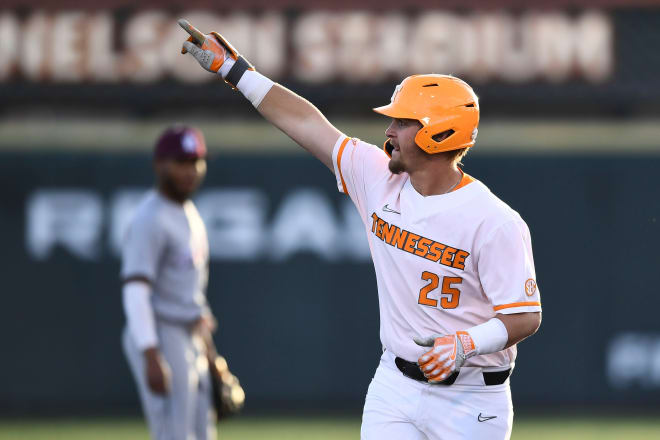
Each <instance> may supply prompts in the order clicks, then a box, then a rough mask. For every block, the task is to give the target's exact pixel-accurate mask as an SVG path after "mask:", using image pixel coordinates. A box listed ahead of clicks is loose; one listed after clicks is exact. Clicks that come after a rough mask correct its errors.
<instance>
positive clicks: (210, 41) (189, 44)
mask: <svg viewBox="0 0 660 440" xmlns="http://www.w3.org/2000/svg"><path fill="white" fill-rule="evenodd" d="M178 23H179V26H181V27H182V28H183V29H184V30H185V31H186V32H188V33H189V34H190V37H189V38H188V40H187V41H186V42H184V43H183V48H182V49H181V53H183V54H185V53H190V55H192V56H193V57H195V59H196V60H197V62H198V63H199V64H200V65H201V66H202V67H203V68H205V69H206V70H208V71H209V72H213V73H220V68H221V67H222V65H223V64H224V63H225V60H226V59H231V60H233V61H235V60H237V59H238V52H236V50H235V49H234V48H233V47H232V45H231V44H229V42H228V41H227V40H226V39H225V38H224V37H223V36H222V35H220V34H219V33H217V32H211V33H210V34H203V33H201V32H200V31H199V30H198V29H197V28H195V26H193V25H191V24H190V23H189V22H188V20H185V19H183V18H181V19H179V21H178Z"/></svg>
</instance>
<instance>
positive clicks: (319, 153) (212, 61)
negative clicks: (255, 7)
mask: <svg viewBox="0 0 660 440" xmlns="http://www.w3.org/2000/svg"><path fill="white" fill-rule="evenodd" d="M179 25H180V26H181V27H182V28H183V29H184V30H185V31H186V32H188V34H190V38H188V41H186V42H185V43H184V44H183V50H182V53H190V54H191V55H192V56H193V57H195V59H196V60H197V61H198V62H199V64H200V65H201V66H202V67H204V68H205V69H206V70H208V71H210V72H213V73H217V74H219V75H220V76H222V78H223V79H224V80H225V81H226V82H227V83H228V84H230V85H231V86H232V87H234V88H236V89H238V90H239V91H240V92H241V93H243V95H245V97H246V98H247V99H248V100H250V102H251V103H252V105H254V107H255V108H257V110H258V111H259V113H261V114H262V115H263V117H264V118H266V120H268V122H270V123H271V124H273V125H274V126H275V127H277V128H279V129H280V130H282V131H283V132H284V133H285V134H286V135H287V136H289V137H290V138H291V139H293V140H294V141H295V142H296V143H297V144H299V145H300V146H301V147H303V148H304V149H305V150H307V151H309V152H310V153H312V154H313V155H314V156H315V157H316V158H317V159H319V160H320V161H321V162H323V163H324V164H325V166H327V167H328V168H329V169H330V170H331V171H333V170H334V168H333V165H332V150H333V148H334V145H335V143H336V142H337V139H339V137H340V136H341V132H340V131H339V130H338V129H337V128H336V127H335V126H333V125H332V124H331V123H330V122H328V120H327V119H326V118H325V116H323V114H322V113H321V112H320V111H319V110H318V109H317V108H316V107H315V106H314V105H313V104H312V103H310V102H309V101H307V100H306V99H304V98H302V97H301V96H298V95H296V94H295V93H294V92H292V91H291V90H289V89H287V88H285V87H282V86H281V85H279V84H275V83H273V82H272V81H271V80H270V79H268V78H266V77H265V76H263V75H261V74H260V73H258V72H256V71H255V70H254V67H252V65H250V63H248V62H247V61H246V60H245V59H244V58H243V57H242V56H241V55H240V54H239V53H238V52H237V51H236V50H235V49H234V48H233V47H232V46H231V44H229V42H228V41H227V40H226V39H225V38H224V37H222V35H220V34H218V33H216V32H211V33H210V34H203V33H201V32H200V31H199V30H197V29H196V28H195V27H194V26H192V25H191V24H190V23H188V21H186V20H183V19H181V20H179Z"/></svg>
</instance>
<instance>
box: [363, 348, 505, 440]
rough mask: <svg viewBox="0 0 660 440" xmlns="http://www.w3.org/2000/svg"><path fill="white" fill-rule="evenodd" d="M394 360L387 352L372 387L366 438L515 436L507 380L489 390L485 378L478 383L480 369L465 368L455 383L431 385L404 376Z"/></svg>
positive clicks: (424, 439)
mask: <svg viewBox="0 0 660 440" xmlns="http://www.w3.org/2000/svg"><path fill="white" fill-rule="evenodd" d="M394 358H395V356H394V355H393V354H392V353H389V352H387V351H386V352H385V353H383V356H382V357H381V360H380V365H379V366H378V369H377V370H376V374H375V375H374V378H373V379H372V381H371V384H370V385H369V390H368V392H367V398H366V401H365V404H364V412H363V414H362V430H361V438H362V440H402V439H405V440H459V439H465V440H475V439H488V440H498V439H509V438H510V436H511V428H512V424H513V405H512V403H511V390H510V388H509V381H508V380H507V381H506V382H505V383H503V384H501V385H490V386H486V385H484V384H483V376H481V378H480V381H481V383H482V384H481V385H479V384H476V380H477V379H478V378H479V376H480V374H481V369H479V368H472V369H469V368H468V369H466V371H464V370H463V369H461V373H460V374H459V377H458V379H457V380H456V383H454V384H453V385H449V386H447V385H430V384H427V383H424V382H419V381H416V380H414V379H410V378H408V377H406V376H404V375H403V374H402V373H401V372H400V371H399V369H398V368H397V367H396V365H395V363H394ZM464 373H465V374H464ZM461 375H463V378H464V379H463V381H462V380H461ZM461 382H463V383H461ZM464 383H474V384H464Z"/></svg>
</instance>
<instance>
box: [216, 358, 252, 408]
mask: <svg viewBox="0 0 660 440" xmlns="http://www.w3.org/2000/svg"><path fill="white" fill-rule="evenodd" d="M209 373H210V374H211V384H212V385H213V403H214V405H215V410H216V413H217V415H218V420H222V419H224V418H226V417H228V416H231V415H233V414H236V413H238V412H239V411H240V410H241V408H243V404H244V403H245V392H244V391H243V388H242V387H241V384H240V383H239V381H238V378H237V377H236V376H234V375H233V374H232V373H231V371H229V367H228V366H227V361H226V360H225V358H224V357H222V356H220V355H217V356H215V359H213V360H212V361H211V362H209Z"/></svg>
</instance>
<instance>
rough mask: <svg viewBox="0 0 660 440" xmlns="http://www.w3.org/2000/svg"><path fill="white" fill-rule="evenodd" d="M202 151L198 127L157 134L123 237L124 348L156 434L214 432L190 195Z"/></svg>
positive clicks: (204, 259)
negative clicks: (148, 177) (150, 172)
mask: <svg viewBox="0 0 660 440" xmlns="http://www.w3.org/2000/svg"><path fill="white" fill-rule="evenodd" d="M205 156H206V145H205V142H204V138H203V136H202V133H201V132H200V131H199V130H196V129H193V128H188V127H173V128H170V129H168V130H167V131H165V132H164V133H163V134H162V135H161V137H160V139H159V140H158V142H157V144H156V148H155V151H154V166H155V170H156V175H157V188H156V189H155V190H152V191H150V192H149V193H148V195H147V196H146V197H145V198H144V199H143V200H142V202H141V203H140V205H139V206H138V207H137V209H136V212H135V215H134V217H133V219H132V221H131V223H130V225H129V227H128V231H127V235H126V238H125V241H124V243H123V249H122V267H121V277H122V281H123V302H124V310H125V312H126V321H127V326H126V329H125V330H124V334H123V346H124V352H125V354H126V357H127V359H128V363H129V364H130V367H131V370H132V372H133V376H134V377H135V381H136V383H137V387H138V391H139V394H140V399H141V401H142V408H143V410H144V414H145V417H146V419H147V423H148V425H149V429H150V431H151V436H152V438H153V439H156V440H163V439H172V440H192V439H196V440H205V439H214V438H216V432H215V413H214V410H213V404H212V399H211V383H210V378H209V368H208V362H207V360H206V356H207V351H206V346H205V342H204V341H205V339H207V338H208V335H210V332H211V331H212V330H213V328H214V326H215V320H214V318H213V315H212V313H211V311H210V309H209V306H208V303H207V301H206V284H207V279H208V262H209V246H208V240H207V236H206V229H205V227H204V223H203V222H202V219H201V217H200V216H199V213H198V212H197V209H196V208H195V205H194V204H193V202H192V201H191V200H190V196H191V195H192V194H193V192H194V191H195V190H196V189H197V187H198V186H199V184H200V183H201V181H202V179H203V178H204V175H205V174H206V160H205ZM208 339H210V338H208Z"/></svg>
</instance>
